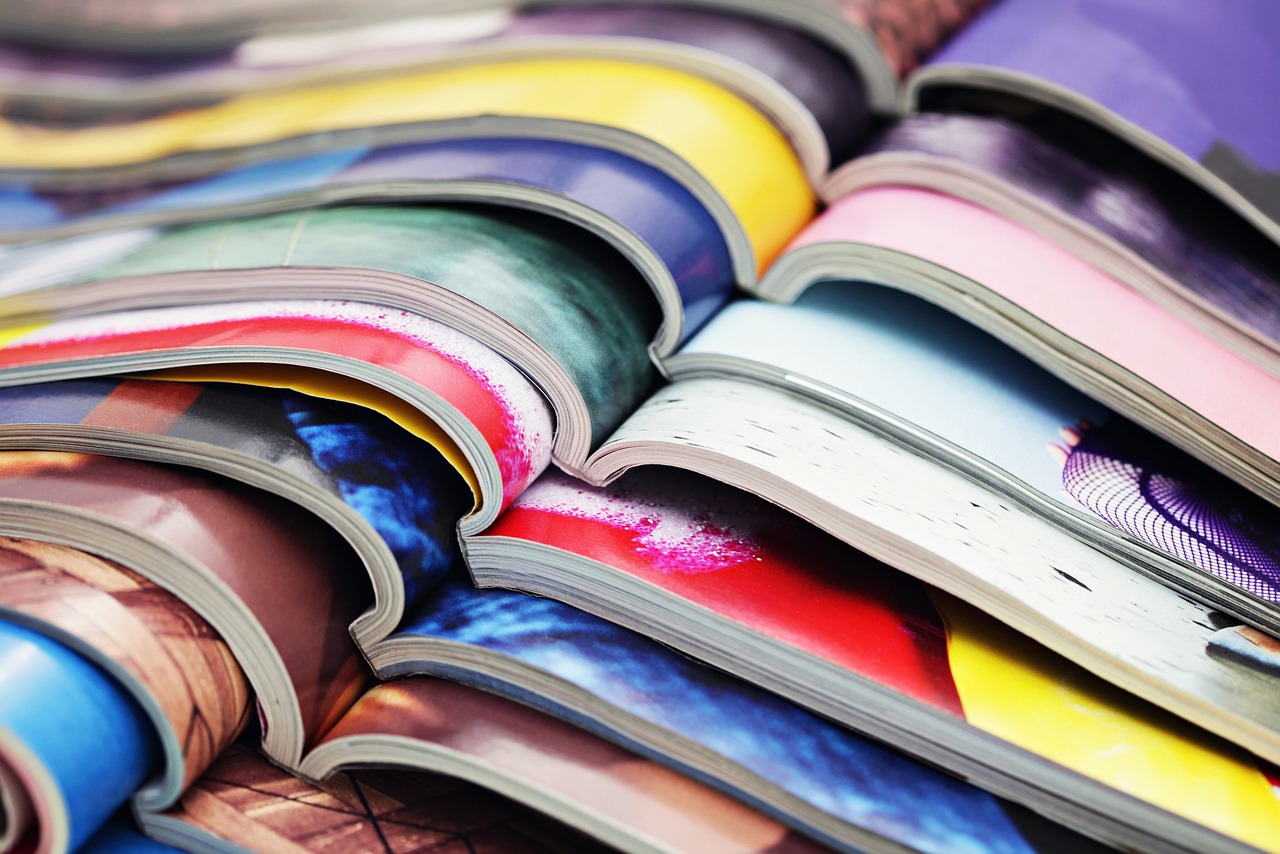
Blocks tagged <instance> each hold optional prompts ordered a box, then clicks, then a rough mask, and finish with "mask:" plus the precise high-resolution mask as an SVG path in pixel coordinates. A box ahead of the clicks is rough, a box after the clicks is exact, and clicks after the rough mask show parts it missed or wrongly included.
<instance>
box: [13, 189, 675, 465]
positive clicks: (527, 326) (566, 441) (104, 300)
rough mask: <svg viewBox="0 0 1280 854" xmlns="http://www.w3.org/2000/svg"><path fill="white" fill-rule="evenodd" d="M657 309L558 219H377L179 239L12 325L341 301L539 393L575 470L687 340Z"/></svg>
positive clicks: (424, 214) (50, 293) (193, 230)
mask: <svg viewBox="0 0 1280 854" xmlns="http://www.w3.org/2000/svg"><path fill="white" fill-rule="evenodd" d="M654 297H655V294H654V293H652V292H651V291H650V289H649V287H647V286H646V283H645V282H644V281H643V280H642V278H641V277H640V276H639V275H637V272H636V269H635V267H633V266H632V265H631V264H629V263H627V261H626V259H625V258H624V257H622V256H621V255H620V254H618V253H616V252H614V251H612V250H611V249H610V248H609V247H607V246H606V245H605V244H604V243H603V242H601V241H599V240H597V239H596V238H594V237H592V236H591V235H587V234H584V233H583V232H582V231H580V230H578V229H576V228H574V227H572V226H569V225H566V224H564V223H560V222H557V221H555V220H553V219H551V218H549V217H545V216H540V215H537V214H529V213H525V212H522V211H515V210H501V209H496V208H487V209H486V208H463V207H427V206H403V207H382V206H368V207H338V208H320V209H314V210H304V211H299V212H293V213H283V214H276V215H272V216H266V217H254V218H247V219H231V220H223V221H219V222H212V223H206V224H200V225H192V226H185V227H181V228H176V229H173V230H170V231H167V232H165V233H164V234H162V235H160V236H158V237H157V238H156V239H155V240H152V241H149V242H147V243H146V244H145V245H143V246H141V247H139V248H138V249H136V250H135V251H133V252H130V253H129V254H127V255H125V256H123V257H121V258H118V259H115V260H114V261H112V262H110V263H106V264H103V265H102V266H100V267H99V268H98V269H96V270H95V271H94V272H93V273H92V274H90V275H88V276H84V277H81V278H79V279H77V280H75V281H73V282H71V283H68V284H67V285H65V286H58V287H53V288H46V289H41V290H38V291H34V292H28V293H23V294H21V295H18V296H15V297H13V298H11V299H10V300H8V301H7V302H6V303H5V304H4V305H3V306H0V311H4V312H7V313H8V314H9V315H10V316H11V317H12V318H13V319H12V320H10V322H11V323H14V322H21V319H23V318H27V317H30V316H32V315H33V314H34V315H36V316H40V317H45V316H49V315H52V316H54V317H64V316H72V315H81V314H85V313H93V314H103V313H106V312H109V311H119V310H123V309H138V308H168V307H172V306H175V305H180V304H197V305H208V304H212V303H219V302H235V301H237V300H255V301H260V300H266V299H280V300H287V299H306V300H314V299H332V300H359V301H362V302H364V303H368V304H370V306H375V305H376V306H383V307H386V308H394V309H400V310H401V311H402V312H412V313H413V314H416V315H420V316H422V317H425V318H429V319H430V320H431V321H434V322H435V323H437V324H443V325H445V326H451V327H453V328H455V329H457V330H459V331H460V332H462V333H464V334H466V335H468V336H470V337H472V338H475V339H477V340H478V341H480V342H481V343H483V344H485V345H487V346H489V347H490V348H492V349H494V350H496V351H497V352H499V353H500V354H502V355H503V356H506V357H507V358H508V359H509V360H510V361H511V362H513V363H514V364H515V365H516V366H518V367H520V368H521V369H522V370H523V371H525V372H526V373H528V374H529V375H530V376H531V377H533V378H534V381H535V382H536V383H537V384H538V386H539V387H540V388H541V389H542V390H543V391H544V393H545V394H546V395H547V397H549V398H550V399H551V401H552V402H553V405H554V406H555V409H556V415H557V418H556V448H555V452H556V454H557V456H558V457H559V458H561V459H563V460H564V461H565V464H566V465H569V466H571V467H576V466H580V465H581V462H582V460H583V459H584V458H585V457H586V455H587V453H588V452H589V451H590V450H591V448H593V447H595V446H596V445H598V444H599V443H600V441H601V440H602V439H603V438H604V437H605V436H606V435H608V433H609V432H611V431H612V430H613V429H614V428H615V427H617V425H618V424H619V423H621V421H622V419H623V418H624V417H625V416H626V415H627V414H628V413H630V411H631V410H632V409H634V408H635V405H636V404H637V403H638V402H639V401H640V399H641V398H642V397H643V396H644V395H645V394H647V393H648V392H649V391H650V390H651V389H652V387H653V385H654V382H655V377H656V374H657V371H656V369H655V367H654V365H652V364H651V360H650V359H649V357H648V354H647V353H646V345H647V344H648V342H649V341H650V340H652V337H653V336H654V334H655V329H656V328H657V327H659V326H660V325H663V324H665V323H667V321H670V322H671V325H672V326H674V327H675V328H679V327H680V326H681V325H682V324H681V322H680V320H679V314H680V311H681V306H680V304H679V303H678V301H676V300H672V299H671V298H670V297H671V294H670V293H668V294H666V296H665V297H663V298H660V299H658V300H655V299H654ZM655 302H656V304H655ZM359 310H360V308H359V307H358V306H357V307H353V309H352V311H356V312H358V311H359ZM368 310H369V311H372V310H373V309H372V308H369V309H368ZM215 311H216V309H215Z"/></svg>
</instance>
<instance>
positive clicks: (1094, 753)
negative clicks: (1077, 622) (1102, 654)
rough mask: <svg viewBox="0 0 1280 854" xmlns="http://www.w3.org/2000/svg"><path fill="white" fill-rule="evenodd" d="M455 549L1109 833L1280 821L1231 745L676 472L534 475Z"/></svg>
mask: <svg viewBox="0 0 1280 854" xmlns="http://www.w3.org/2000/svg"><path fill="white" fill-rule="evenodd" d="M467 556H468V566H469V568H470V569H471V572H472V574H473V576H474V577H475V578H476V581H477V582H478V583H479V584H481V585H484V586H502V587H514V588H517V589H520V590H523V591H526V592H530V593H534V594H537V595H542V596H551V597H553V598H556V599H559V600H561V601H565V602H566V603H568V604H571V605H575V606H578V607H582V608H584V609H586V610H589V611H592V612H593V613H597V614H599V615H600V616H603V617H607V618H609V619H612V620H614V621H617V622H621V623H622V624H624V625H627V626H629V627H631V628H634V629H637V630H643V631H645V632H646V633H647V634H651V635H652V636H654V637H655V638H656V639H657V640H660V641H662V642H664V643H667V644H670V645H672V646H674V647H675V648H676V649H679V650H681V651H683V652H685V653H686V654H688V655H691V656H695V657H697V658H700V659H703V660H706V661H708V662H709V663H712V664H714V665H716V666H718V667H721V668H724V669H725V670H727V671H728V672H730V673H733V674H735V675H738V676H740V677H742V678H745V679H750V680H752V681H755V682H757V683H758V684H761V685H762V686H764V687H767V688H769V689H770V690H774V691H777V692H779V693H780V694H782V695H783V696H786V697H788V698H789V699H792V700H795V701H796V702H797V703H800V704H802V705H805V706H807V707H809V708H812V709H814V710H815V711H818V712H820V713H822V714H825V715H827V716H829V717H831V718H833V719H834V720H836V721H837V722H840V723H843V724H846V725H848V726H851V727H854V728H856V729H859V730H861V731H865V732H868V733H869V734H871V735H873V736H875V737H878V738H883V739H885V740H886V741H887V742H889V743H891V744H894V745H896V746H899V747H902V748H903V749H908V750H911V751H912V752H916V753H920V754H922V755H923V756H924V757H925V758H926V759H928V760H929V761H932V762H935V763H938V764H939V765H941V766H942V767H944V768H948V769H949V770H952V771H953V772H955V773H957V774H960V775H962V776H966V777H968V778H969V779H971V780H973V781H974V782H975V784H978V785H982V786H984V787H992V788H996V789H998V790H1002V791H1011V790H1012V791H1013V792H1014V793H1013V794H1011V795H1010V797H1012V798H1013V799H1014V800H1017V801H1019V802H1022V803H1024V804H1026V805H1027V806H1033V807H1036V808H1038V809H1040V810H1042V811H1049V814H1050V815H1052V816H1054V817H1055V818H1058V819H1059V820H1061V821H1064V823H1066V824H1068V825H1070V824H1072V823H1079V824H1082V825H1083V826H1086V827H1088V828H1089V829H1090V832H1093V833H1097V834H1099V835H1102V836H1103V838H1104V839H1106V840H1107V841H1109V842H1111V843H1113V844H1116V845H1119V846H1132V847H1135V848H1146V847H1151V846H1165V847H1167V848H1170V849H1172V848H1175V847H1186V848H1189V849H1190V850H1208V849H1213V850H1224V849H1225V848H1226V847H1229V846H1230V845H1232V844H1235V845H1260V846H1264V847H1265V845H1266V842H1265V840H1267V839H1269V838H1273V837H1274V835H1275V833H1276V830H1277V823H1278V822H1280V800H1278V799H1277V796H1276V793H1275V792H1273V790H1272V788H1271V785H1270V783H1269V782H1268V780H1267V778H1266V777H1265V776H1264V774H1263V772H1262V771H1261V770H1260V768H1259V763H1258V762H1257V760H1255V759H1253V758H1252V757H1250V756H1248V755H1246V754H1244V753H1243V751H1239V750H1237V749H1235V748H1233V747H1231V746H1229V745H1228V744H1227V743H1226V742H1224V741H1222V740H1220V739H1216V738H1213V737H1211V736H1209V735H1208V734H1206V733H1205V732H1203V731H1202V730H1197V729H1195V728H1194V727H1190V726H1187V725H1186V724H1184V723H1183V722H1181V721H1180V720H1178V719H1176V718H1174V717H1173V716H1171V715H1169V714H1168V713H1167V712H1164V711H1163V710H1160V709H1157V708H1156V707H1154V706H1151V705H1149V704H1144V703H1141V702H1139V701H1136V700H1134V699H1132V698H1131V697H1129V696H1128V695H1127V694H1125V693H1124V692H1122V691H1119V690H1117V689H1115V688H1113V687H1111V686H1109V685H1107V684H1106V683H1104V682H1102V681H1101V680H1099V679H1097V678H1096V677H1094V676H1092V675H1090V674H1088V673H1086V672H1084V671H1083V670H1081V669H1080V668H1079V667H1076V666H1074V665H1072V664H1070V663H1069V662H1067V661H1066V660H1065V659H1063V658H1061V657H1059V656H1055V655H1052V654H1051V653H1049V652H1047V651H1044V650H1043V649H1041V648H1040V647H1038V646H1037V645H1036V644H1033V643H1031V642H1030V641H1028V640H1027V639H1026V638H1025V637H1022V636H1020V635H1018V634H1016V633H1015V632H1013V631H1011V630H1009V629H1007V628H1006V627H1004V626H1003V625H1002V624H1000V623H998V622H997V621H995V620H993V619H992V618H990V617H988V616H986V615H984V614H982V613H981V612H979V611H976V610H975V609H973V608H971V607H969V606H966V605H963V604H962V603H960V602H959V601H958V600H955V599H952V598H950V597H946V596H944V595H943V594H941V593H940V592H938V591H937V590H934V589H930V588H928V587H927V586H925V585H924V584H922V583H920V582H919V581H917V580H916V579H914V578H912V577H910V576H908V575H905V574H903V573H900V572H896V571H895V570H893V569H892V568H890V567H888V566H885V565H884V564H881V563H879V562H877V561H874V560H872V559H871V558H869V557H867V556H865V555H863V554H861V553H859V552H858V551H856V550H855V549H853V548H851V547H850V546H849V545H847V544H846V543H843V542H841V541H839V540H837V539H835V538H833V537H830V536H827V535H824V534H823V533H822V532H820V531H817V530H815V529H813V528H812V526H809V525H808V524H806V523H805V522H804V521H803V520H801V519H799V518H798V517H796V516H795V515H793V514H791V513H788V512H786V511H785V510H783V509H781V508H779V507H776V506H775V505H772V504H769V503H768V502H765V501H763V500H760V499H758V498H755V497H754V496H750V495H748V494H746V493H743V492H740V491H738V490H735V489H731V488H729V487H727V486H725V485H724V484H721V483H717V482H715V481H712V480H709V479H706V478H701V477H698V476H696V475H693V474H690V473H688V472H684V471H681V470H679V469H674V468H667V467H658V466H649V467H641V468H637V469H634V470H632V471H630V472H628V473H627V474H625V475H623V476H622V477H621V478H619V479H618V480H616V481H614V483H612V484H611V485H610V486H609V487H606V488H592V487H584V485H583V484H582V483H581V482H579V481H576V480H573V479H571V478H568V477H567V476H565V475H564V474H562V473H558V472H554V471H549V472H547V473H546V474H544V475H543V476H542V477H541V478H539V479H538V481H537V482H536V483H535V484H534V485H533V486H531V487H530V488H529V489H528V490H526V491H525V492H524V493H523V494H522V495H521V496H520V498H518V499H517V500H516V503H515V504H513V505H512V506H511V507H510V508H508V509H507V510H506V511H505V512H504V513H503V514H502V516H500V517H499V519H498V521H497V522H496V523H495V524H494V525H493V526H492V527H491V528H490V529H489V530H487V531H486V532H484V533H483V534H482V535H479V536H476V537H472V538H470V539H469V541H468V543H467ZM798 603H803V606H802V607H797V604H798ZM850 625H856V626H857V627H858V630H857V631H856V632H850V631H849V630H848V628H849V626H850ZM970 662H975V663H973V664H972V665H971V664H970ZM962 665H963V666H962ZM1024 686H1025V689H1024ZM1048 721H1054V722H1055V723H1052V724H1048V723H1046V722H1048ZM965 724H968V725H969V726H966V725H965ZM974 728H976V729H978V730H981V731H982V733H984V734H985V735H987V736H989V737H981V736H978V735H977V734H976V733H975V732H974ZM1120 731H1122V732H1124V733H1125V734H1126V735H1125V743H1126V745H1128V746H1126V747H1125V749H1123V750H1118V749H1117V745H1116V739H1115V734H1116V732H1120ZM1065 733H1071V734H1072V735H1071V737H1070V738H1067V737H1066V736H1065ZM1166 763H1167V764H1166ZM1148 769H1149V770H1148ZM1046 793H1053V795H1052V797H1049V796H1047V795H1046ZM1055 801H1057V802H1055ZM1138 802H1141V803H1138ZM1246 804H1247V805H1248V806H1246ZM1173 816H1179V817H1181V821H1178V820H1176V819H1174V818H1173ZM1192 822H1194V823H1195V824H1199V825H1203V826H1204V827H1203V828H1200V827H1195V826H1193V825H1192V824H1191V823H1192ZM1204 828H1213V829H1214V831H1215V832H1207V831H1206V830H1205V829H1204ZM1218 833H1221V834H1222V835H1223V836H1218V835H1217V834H1218ZM1224 837H1227V838H1224ZM1229 840H1230V841H1229Z"/></svg>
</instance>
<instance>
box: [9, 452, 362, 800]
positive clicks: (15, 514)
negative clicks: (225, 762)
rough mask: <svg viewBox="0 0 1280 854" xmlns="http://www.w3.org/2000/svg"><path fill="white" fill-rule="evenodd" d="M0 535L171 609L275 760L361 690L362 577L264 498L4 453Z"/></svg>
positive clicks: (287, 510) (235, 489)
mask: <svg viewBox="0 0 1280 854" xmlns="http://www.w3.org/2000/svg"><path fill="white" fill-rule="evenodd" d="M229 526H233V528H234V530H235V531H236V534H237V536H235V537H231V538H229V537H226V536H225V532H226V531H227V530H228V527H229ZM0 532H3V533H4V534H6V535H8V536H15V537H29V538H34V539H39V540H41V541H44V542H50V543H54V544H57V545H64V546H68V547H70V548H76V549H82V550H84V551H87V552H89V553H91V554H95V555H97V556H99V557H103V558H106V559H108V560H112V561H115V562H117V563H120V564H122V565H124V566H126V567H129V568H130V569H133V570H135V571H137V572H138V573H139V574H142V575H144V576H145V577H147V578H149V579H150V580H152V581H153V582H154V583H156V584H158V585H160V586H161V587H163V588H164V589H166V590H168V591H170V592H171V593H173V594H174V595H176V596H178V597H179V598H181V599H182V601H183V602H185V603H186V604H187V605H188V606H190V607H191V609H192V610H194V611H195V612H196V613H198V614H200V616H201V617H202V618H204V619H205V620H207V621H208V622H209V624H210V625H211V626H213V627H214V629H215V630H216V631H217V632H218V634H219V635H221V637H222V638H223V639H224V640H225V641H226V644H227V647H228V648H229V649H230V650H231V652H232V654H233V655H234V656H235V659H236V661H237V662H238V663H239V665H240V667H241V668H242V669H243V670H244V673H245V677H246V678H247V679H248V682H249V684H250V685H251V686H252V688H253V692H254V694H255V696H256V700H257V709H258V715H259V717H260V718H261V720H262V741H263V749H264V750H265V751H266V753H267V754H268V755H269V756H271V757H272V758H273V759H274V760H275V761H277V762H281V763H284V764H287V765H296V764H297V762H298V761H299V760H300V758H301V755H302V752H303V750H304V749H305V748H307V747H308V746H310V745H311V744H312V743H313V742H314V741H315V740H316V739H317V738H319V736H320V735H321V734H323V733H324V732H325V731H326V730H327V729H328V728H329V727H330V726H331V725H332V724H333V722H334V721H335V720H336V719H337V718H338V717H339V716H340V715H341V714H342V712H344V711H345V710H346V708H347V707H349V706H350V705H351V703H353V702H354V701H355V699H356V697H357V696H358V695H359V694H360V692H361V691H362V690H363V689H364V687H365V685H366V682H367V679H368V671H367V669H366V668H365V666H364V662H363V661H362V660H361V658H360V656H359V654H358V652H357V650H356V648H355V645H354V643H353V642H352V641H351V638H350V635H349V634H348V626H349V625H350V623H351V621H352V620H353V619H355V617H356V616H357V615H358V614H359V613H360V612H361V611H362V610H363V609H364V608H365V607H366V606H367V604H368V602H369V599H370V594H369V590H368V583H367V581H366V579H365V574H364V573H363V572H360V571H359V570H358V568H357V566H356V565H355V557H354V554H353V553H352V552H351V551H350V549H349V548H347V547H346V546H345V544H344V543H342V542H341V541H340V540H338V538H337V535H336V534H335V533H334V532H333V531H332V530H331V529H329V528H328V527H326V526H324V525H323V524H318V520H316V519H315V518H314V517H310V516H309V514H307V513H306V512H305V511H302V510H300V509H299V508H297V507H295V506H294V505H292V504H288V503H286V502H282V501H279V500H278V499H276V498H275V497H274V496H268V495H266V494H264V493H261V492H259V491H257V490H254V489H251V488H249V487H243V486H240V485H239V484H236V483H235V482H233V481H230V480H227V479H224V478H219V477H217V476H215V475H208V474H203V473H198V472H195V471H192V470H190V469H184V468H178V467H169V466H161V465H157V464H154V463H146V462H141V461H134V460H118V459H113V458H109V457H101V456H93V455H88V454H72V453H65V452H57V451H39V452H25V451H5V452H3V453H0ZM300 627H305V630H304V629H302V628H300ZM133 788H136V786H135V787H133ZM133 788H130V789H129V790H128V791H127V792H125V796H127V795H128V794H129V793H130V792H132V791H133Z"/></svg>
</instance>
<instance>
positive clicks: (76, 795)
mask: <svg viewBox="0 0 1280 854" xmlns="http://www.w3.org/2000/svg"><path fill="white" fill-rule="evenodd" d="M160 761H161V756H160V746H159V744H158V743H157V739H156V735H155V733H154V731H153V730H152V728H151V722H150V721H149V720H148V719H147V714H146V712H144V711H143V710H142V709H141V708H140V707H139V706H138V705H137V703H136V702H134V699H133V697H131V696H130V695H129V692H128V691H126V690H125V688H124V687H123V686H122V685H121V684H120V683H119V682H117V681H116V680H115V679H113V678H111V677H110V676H108V675H107V674H106V673H105V672H104V671H102V670H101V669H99V668H98V667H96V666H95V665H93V664H90V663H89V662H88V661H86V660H85V659H83V658H81V657H80V656H79V655H76V654H75V653H73V652H71V651H70V650H69V649H67V648H66V647H64V646H62V645H61V644H58V643H55V642H54V641H52V640H50V639H49V638H48V637H46V636H45V635H43V634H41V633H39V632H36V631H32V630H31V629H28V628H24V627H22V626H18V625H14V624H12V623H8V622H4V621H0V763H3V764H5V765H7V766H8V769H9V771H10V772H11V773H12V775H13V777H14V778H15V779H16V781H17V782H18V783H19V784H20V785H22V786H24V787H25V790H26V791H25V795H26V797H25V800H26V801H27V802H28V803H29V804H30V805H31V814H30V821H29V823H28V824H27V826H26V827H25V829H23V828H19V830H20V831H21V832H22V834H23V835H22V839H21V840H19V842H18V848H19V849H24V848H25V849H26V850H28V851H31V852H33V854H52V852H60V851H66V850H69V849H74V848H75V847H76V846H78V845H80V844H81V843H83V842H84V841H85V840H86V839H88V838H89V837H90V836H91V835H92V834H93V833H94V831H96V830H97V829H98V828H99V827H100V826H101V825H102V824H103V823H104V822H105V821H106V820H107V819H108V818H110V817H111V815H112V814H113V813H115V812H116V810H118V809H119V808H120V807H121V806H122V805H123V804H124V802H125V801H126V799H128V797H129V796H130V795H131V794H132V793H133V792H134V791H135V790H136V789H137V788H138V787H139V786H141V785H142V784H143V782H145V781H146V779H147V777H148V776H149V775H150V774H151V773H152V772H153V771H154V770H155V769H156V767H158V766H159V764H160ZM5 800H6V801H7V800H9V799H5Z"/></svg>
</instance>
